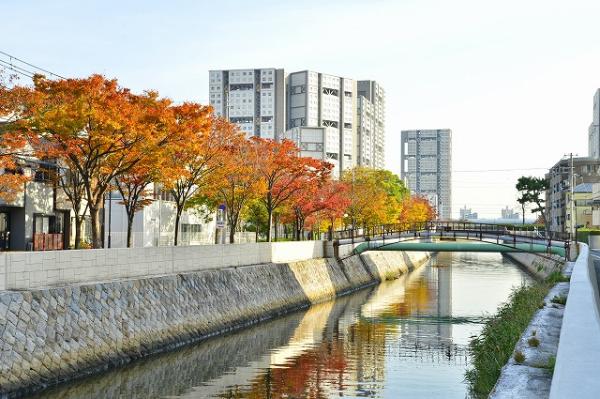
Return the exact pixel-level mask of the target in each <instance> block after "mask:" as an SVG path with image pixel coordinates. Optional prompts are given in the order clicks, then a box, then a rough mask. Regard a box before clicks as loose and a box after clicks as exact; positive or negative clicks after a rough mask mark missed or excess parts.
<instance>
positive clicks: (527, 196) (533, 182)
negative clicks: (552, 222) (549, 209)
mask: <svg viewBox="0 0 600 399" xmlns="http://www.w3.org/2000/svg"><path fill="white" fill-rule="evenodd" d="M549 187H550V184H549V183H548V180H546V179H545V178H543V177H533V176H521V177H519V180H518V181H517V185H516V188H517V190H518V191H519V192H520V193H521V199H520V201H519V203H521V202H523V203H525V204H527V203H530V204H533V205H534V206H535V208H533V209H532V210H531V213H539V214H540V216H541V217H542V220H543V221H544V226H546V228H548V220H547V218H546V206H545V202H546V199H545V198H544V197H545V196H546V190H548V188H549ZM522 206H523V205H522ZM523 209H524V206H523ZM523 214H525V212H523ZM524 221H525V217H524V216H523V222H524Z"/></svg>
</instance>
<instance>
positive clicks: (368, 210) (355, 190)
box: [342, 166, 399, 229]
mask: <svg viewBox="0 0 600 399" xmlns="http://www.w3.org/2000/svg"><path fill="white" fill-rule="evenodd" d="M381 175H382V174H381V173H380V172H379V171H378V170H377V169H371V168H366V167H360V166H359V167H355V168H353V169H349V170H346V171H344V173H343V174H342V181H343V182H345V183H346V184H347V185H348V186H349V187H350V192H349V198H350V205H349V206H348V212H347V213H348V217H349V219H350V223H351V224H352V228H353V229H356V228H358V227H360V226H362V227H363V228H367V227H369V226H374V225H377V224H384V223H390V222H391V220H390V215H393V214H395V213H396V212H397V210H398V209H399V204H398V201H397V199H396V198H395V195H396V192H398V190H397V189H392V188H391V187H385V186H384V185H383V184H382V181H381Z"/></svg>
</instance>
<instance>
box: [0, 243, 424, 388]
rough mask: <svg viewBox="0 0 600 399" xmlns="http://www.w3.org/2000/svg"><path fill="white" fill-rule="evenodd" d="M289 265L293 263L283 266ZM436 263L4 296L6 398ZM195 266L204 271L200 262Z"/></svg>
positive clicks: (392, 259)
mask: <svg viewBox="0 0 600 399" xmlns="http://www.w3.org/2000/svg"><path fill="white" fill-rule="evenodd" d="M308 247H310V246H308ZM315 251H316V252H317V253H318V250H317V249H315ZM273 254H276V252H272V254H271V256H273ZM284 255H285V256H290V254H289V253H287V254H283V253H282V254H281V255H277V256H284ZM428 258H429V254H427V253H411V254H410V255H408V254H402V253H394V252H385V253H377V252H369V253H366V254H363V255H362V256H360V255H354V256H350V257H348V258H345V259H344V260H342V261H337V260H335V259H332V258H315V259H308V260H303V261H299V262H285V263H264V264H259V265H248V266H241V267H227V268H221V269H209V270H200V271H195V272H188V273H179V274H169V275H163V276H156V277H146V278H138V279H121V280H115V281H108V282H103V283H95V284H80V285H69V286H66V287H50V288H42V289H31V290H26V291H2V292H0V350H1V352H0V398H8V397H13V396H16V395H20V394H25V393H27V392H31V391H35V390H39V389H42V388H44V387H46V386H49V385H53V384H56V383H59V382H62V381H66V380H70V379H73V378H75V377H78V376H82V375H86V374H91V373H94V372H97V371H99V370H103V369H107V368H110V367H113V366H115V365H120V364H124V363H127V362H129V361H131V360H132V359H136V358H140V357H143V356H147V355H149V354H152V353H156V352H160V351H164V350H166V349H169V348H174V347H177V346H180V345H183V344H185V343H189V342H193V341H197V340H200V339H203V338H206V337H209V336H211V335H216V334H219V333H222V332H225V331H229V330H232V329H237V328H241V327H243V326H245V325H248V324H251V323H255V322H258V321H261V320H264V319H267V318H270V317H274V316H277V315H280V314H284V313H286V312H290V311H292V310H295V309H298V308H302V307H306V306H309V305H310V304H312V303H316V302H320V301H324V300H328V299H332V298H335V297H336V296H338V295H343V294H345V293H348V292H351V291H353V290H356V289H359V288H362V287H365V286H369V285H373V284H376V283H377V282H380V281H381V280H383V279H387V278H394V277H397V276H399V275H400V274H403V273H406V272H408V271H410V270H412V269H413V268H415V267H418V266H420V265H422V264H423V263H425V262H426V261H427V259H428ZM195 262H196V267H197V268H198V269H204V265H203V260H202V259H201V258H197V259H195ZM186 267H187V266H186Z"/></svg>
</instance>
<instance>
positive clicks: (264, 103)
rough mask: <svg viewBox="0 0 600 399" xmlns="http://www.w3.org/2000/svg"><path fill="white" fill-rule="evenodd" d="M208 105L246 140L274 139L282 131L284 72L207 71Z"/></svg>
mask: <svg viewBox="0 0 600 399" xmlns="http://www.w3.org/2000/svg"><path fill="white" fill-rule="evenodd" d="M209 98H210V105H212V106H213V108H214V110H215V113H216V114H217V115H219V116H224V117H225V118H227V119H228V120H229V121H231V122H234V123H236V124H237V125H238V126H239V127H240V129H241V130H242V131H243V132H245V133H246V135H247V136H248V137H251V136H257V137H262V138H269V139H277V138H279V135H281V134H282V133H283V132H284V130H285V76H284V72H283V69H276V68H262V69H231V70H213V71H209Z"/></svg>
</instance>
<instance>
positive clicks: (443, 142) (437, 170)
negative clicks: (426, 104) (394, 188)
mask: <svg viewBox="0 0 600 399" xmlns="http://www.w3.org/2000/svg"><path fill="white" fill-rule="evenodd" d="M401 169H402V179H403V180H404V182H405V183H406V185H407V187H408V188H409V189H410V191H411V192H412V193H413V194H418V195H422V196H424V197H426V198H427V199H429V201H430V203H431V204H432V205H433V206H434V207H435V208H436V211H437V214H438V217H439V218H440V219H450V218H451V217H452V183H451V178H452V131H451V130H450V129H430V130H403V131H402V138H401Z"/></svg>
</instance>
